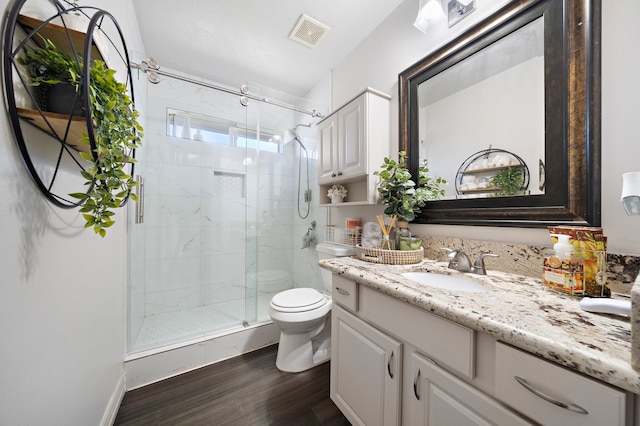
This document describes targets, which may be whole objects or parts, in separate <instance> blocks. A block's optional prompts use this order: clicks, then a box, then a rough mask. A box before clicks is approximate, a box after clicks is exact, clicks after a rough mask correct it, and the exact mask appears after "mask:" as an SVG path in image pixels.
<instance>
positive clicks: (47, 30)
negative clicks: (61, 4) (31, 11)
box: [17, 15, 104, 61]
mask: <svg viewBox="0 0 640 426" xmlns="http://www.w3.org/2000/svg"><path fill="white" fill-rule="evenodd" d="M17 22H18V24H19V25H20V27H22V29H23V30H24V31H25V32H26V33H27V34H30V33H33V32H34V31H36V30H37V33H38V34H39V35H40V36H42V37H44V38H45V39H49V40H51V41H52V42H53V44H55V45H56V46H58V47H59V48H61V49H62V48H63V46H67V47H69V39H71V42H72V43H73V46H74V48H75V50H76V51H77V52H82V51H84V42H85V40H86V38H87V35H86V34H85V33H82V32H80V31H76V30H73V29H71V28H65V27H62V26H60V25H56V24H51V23H45V22H44V21H41V20H40V19H36V18H32V17H30V16H26V15H19V16H18V20H17ZM32 40H33V41H34V43H36V44H37V45H38V46H40V47H43V46H44V43H43V41H42V39H41V38H40V37H33V39H32ZM91 57H92V58H95V59H99V60H101V61H104V55H103V54H102V52H101V51H100V49H99V48H98V46H97V45H96V44H95V43H92V47H91Z"/></svg>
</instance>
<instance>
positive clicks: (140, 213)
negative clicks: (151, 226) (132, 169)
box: [135, 175, 144, 224]
mask: <svg viewBox="0 0 640 426" xmlns="http://www.w3.org/2000/svg"><path fill="white" fill-rule="evenodd" d="M136 182H138V185H136V196H137V197H138V202H137V203H136V219H135V223H136V224H140V223H144V178H143V177H142V176H141V175H136Z"/></svg>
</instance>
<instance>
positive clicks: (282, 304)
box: [271, 288, 327, 312]
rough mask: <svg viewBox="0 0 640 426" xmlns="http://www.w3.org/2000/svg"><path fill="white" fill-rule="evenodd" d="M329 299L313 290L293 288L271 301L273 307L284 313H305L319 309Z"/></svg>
mask: <svg viewBox="0 0 640 426" xmlns="http://www.w3.org/2000/svg"><path fill="white" fill-rule="evenodd" d="M326 303H327V299H326V298H325V297H324V296H323V295H322V294H320V293H319V292H318V291H317V290H315V289H313V288H292V289H291V290H285V291H282V292H280V293H278V294H276V295H275V296H273V298H272V299H271V304H272V305H273V307H274V308H275V309H277V310H279V311H282V312H303V311H310V310H312V309H317V308H319V307H321V306H323V305H324V304H326Z"/></svg>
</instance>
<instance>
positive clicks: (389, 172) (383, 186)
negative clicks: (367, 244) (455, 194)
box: [373, 151, 447, 222]
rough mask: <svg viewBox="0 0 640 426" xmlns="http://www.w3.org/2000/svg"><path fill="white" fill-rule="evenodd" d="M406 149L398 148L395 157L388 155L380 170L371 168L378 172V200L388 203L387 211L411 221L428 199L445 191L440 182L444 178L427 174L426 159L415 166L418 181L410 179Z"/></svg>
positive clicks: (434, 197)
mask: <svg viewBox="0 0 640 426" xmlns="http://www.w3.org/2000/svg"><path fill="white" fill-rule="evenodd" d="M406 157H407V153H406V152H405V151H400V152H399V154H398V161H397V162H396V161H394V160H391V159H389V158H387V157H385V159H384V163H383V164H382V165H381V166H380V168H381V170H379V171H375V172H373V174H374V175H376V176H378V178H379V182H378V193H379V194H380V201H381V202H382V203H383V204H386V205H387V208H386V209H385V210H384V213H385V214H386V215H389V216H392V215H395V216H397V218H398V220H404V221H407V222H411V221H412V220H413V219H415V217H416V214H418V213H420V212H421V208H422V207H424V206H425V204H426V202H427V201H432V200H437V199H439V198H440V197H441V196H442V195H444V189H441V188H440V185H446V183H447V181H446V180H445V179H443V178H441V177H435V178H434V177H431V176H429V168H428V167H427V160H426V159H425V160H424V162H423V163H422V164H421V165H420V167H419V169H418V173H419V176H418V185H416V183H415V182H414V181H413V180H412V179H411V173H409V170H407V167H406V165H407V164H406Z"/></svg>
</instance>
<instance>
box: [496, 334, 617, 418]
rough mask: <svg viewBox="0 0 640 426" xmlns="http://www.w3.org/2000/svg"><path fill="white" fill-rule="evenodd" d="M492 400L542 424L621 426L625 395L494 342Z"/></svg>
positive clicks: (607, 386)
mask: <svg viewBox="0 0 640 426" xmlns="http://www.w3.org/2000/svg"><path fill="white" fill-rule="evenodd" d="M496 397H497V398H498V399H500V400H502V401H503V402H505V403H506V404H508V405H510V406H511V407H513V408H514V409H516V410H517V411H519V412H521V413H523V414H524V415H526V416H528V417H530V418H531V419H532V420H535V421H536V422H539V423H541V424H544V425H563V426H569V425H581V426H587V425H607V426H613V425H624V424H625V413H626V394H625V392H624V391H621V390H619V389H615V388H613V387H611V386H609V385H606V384H604V383H601V382H598V381H596V380H593V379H590V378H588V377H586V376H583V375H581V374H579V373H575V372H572V371H570V370H568V369H566V368H564V367H561V366H559V365H556V364H553V363H551V362H548V361H545V360H543V359H541V358H537V357H535V356H533V355H531V354H528V353H526V352H524V351H521V350H519V349H515V348H512V347H510V346H507V345H505V344H503V343H500V342H498V343H497V345H496Z"/></svg>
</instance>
